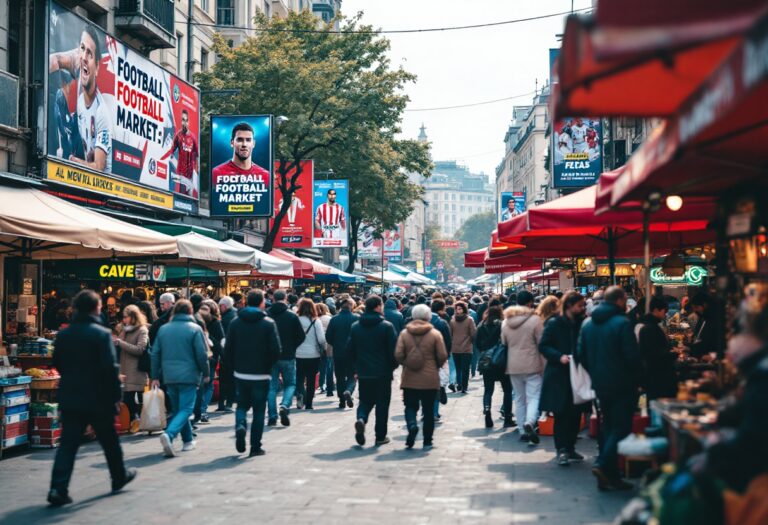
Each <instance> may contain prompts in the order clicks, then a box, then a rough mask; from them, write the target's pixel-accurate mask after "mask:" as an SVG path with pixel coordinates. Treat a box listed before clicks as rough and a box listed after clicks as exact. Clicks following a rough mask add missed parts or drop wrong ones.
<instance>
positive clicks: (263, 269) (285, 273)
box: [224, 239, 293, 278]
mask: <svg viewBox="0 0 768 525" xmlns="http://www.w3.org/2000/svg"><path fill="white" fill-rule="evenodd" d="M224 243H225V244H229V245H230V246H234V247H236V248H240V249H242V250H252V251H253V252H254V254H255V256H256V267H255V268H254V269H253V270H252V271H251V272H250V274H251V276H252V277H262V278H270V277H276V278H279V277H288V278H291V277H293V263H291V262H290V261H286V260H284V259H280V258H278V257H275V256H273V255H269V254H268V253H264V252H262V251H261V250H257V249H256V248H254V247H253V246H248V245H247V244H243V243H241V242H238V241H236V240H234V239H229V240H226V241H224Z"/></svg>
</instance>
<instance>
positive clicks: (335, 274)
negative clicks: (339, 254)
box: [312, 262, 365, 284]
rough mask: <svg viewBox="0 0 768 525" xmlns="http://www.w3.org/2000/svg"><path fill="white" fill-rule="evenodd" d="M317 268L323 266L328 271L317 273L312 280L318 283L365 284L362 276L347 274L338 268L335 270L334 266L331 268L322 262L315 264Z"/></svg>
mask: <svg viewBox="0 0 768 525" xmlns="http://www.w3.org/2000/svg"><path fill="white" fill-rule="evenodd" d="M314 264H315V265H316V266H322V267H324V269H325V270H326V273H321V272H315V276H314V277H313V278H312V280H313V281H318V282H321V283H323V282H324V283H345V284H364V283H365V277H362V276H360V275H355V274H352V273H347V272H345V271H342V270H339V269H338V268H334V267H333V266H329V265H327V264H323V263H320V262H315V263H314Z"/></svg>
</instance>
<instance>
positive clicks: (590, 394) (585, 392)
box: [568, 356, 596, 405]
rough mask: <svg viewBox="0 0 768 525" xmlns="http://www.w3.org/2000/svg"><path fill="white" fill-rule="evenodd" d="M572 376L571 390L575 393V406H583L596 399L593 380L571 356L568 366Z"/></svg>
mask: <svg viewBox="0 0 768 525" xmlns="http://www.w3.org/2000/svg"><path fill="white" fill-rule="evenodd" d="M568 367H569V373H570V376H571V390H572V391H573V404H574V405H581V404H584V403H589V402H590V401H592V400H594V399H595V397H596V396H595V391H594V390H592V378H591V377H589V372H587V371H586V370H585V369H584V367H583V366H581V365H580V364H578V363H577V362H576V361H575V360H574V359H573V356H571V359H570V362H569V364H568Z"/></svg>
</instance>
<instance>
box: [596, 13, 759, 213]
mask: <svg viewBox="0 0 768 525" xmlns="http://www.w3.org/2000/svg"><path fill="white" fill-rule="evenodd" d="M767 45H768V15H766V16H764V17H763V18H762V19H761V20H760V21H758V22H757V23H756V24H755V26H754V28H753V29H752V30H751V31H750V32H749V33H748V34H747V35H746V36H745V37H744V39H743V41H742V42H741V44H740V45H739V46H738V47H737V48H736V49H735V50H734V51H733V53H732V54H731V55H730V56H729V57H728V58H727V59H725V60H724V61H723V62H722V63H721V64H720V65H719V67H718V68H717V70H715V71H714V72H713V73H712V74H711V75H710V77H709V78H707V79H706V81H705V82H703V83H702V84H701V85H700V86H699V88H698V89H697V90H696V91H695V92H694V93H693V94H692V95H691V96H690V97H689V98H688V99H687V100H686V101H685V102H684V103H683V104H682V106H681V107H680V110H679V111H678V113H677V114H676V115H675V116H674V117H673V118H671V119H669V120H667V121H666V122H665V123H664V124H663V125H662V126H660V127H659V128H657V129H656V130H655V132H654V133H653V135H652V136H651V137H650V138H649V139H648V140H647V141H646V142H645V143H644V144H643V146H642V147H641V148H640V149H638V150H637V151H636V152H635V154H634V155H633V156H632V157H631V158H630V160H629V162H628V163H627V165H626V168H625V170H624V173H623V174H622V175H621V176H620V177H619V178H618V179H617V180H616V181H615V183H614V185H613V188H612V190H611V204H612V205H614V206H616V205H618V204H621V203H624V202H627V201H629V200H634V199H644V198H646V197H648V196H649V195H650V194H652V193H655V192H660V193H664V194H667V195H675V194H677V195H686V196H689V195H710V196H715V195H718V194H719V193H720V192H721V191H723V190H724V189H727V188H730V187H732V186H734V185H735V184H736V183H737V182H739V181H748V180H749V181H752V182H753V183H758V184H761V185H765V184H766V182H768V180H766V177H765V166H766V164H767V163H768V147H766V144H768V103H767V102H766V101H768V67H765V60H764V57H762V55H760V53H762V54H764V53H765V52H764V51H763V50H764V49H765V48H766V46H767ZM763 191H764V190H763ZM688 201H689V199H686V200H685V202H686V203H687V202H688Z"/></svg>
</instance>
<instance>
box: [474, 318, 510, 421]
mask: <svg viewBox="0 0 768 525" xmlns="http://www.w3.org/2000/svg"><path fill="white" fill-rule="evenodd" d="M503 318H504V313H503V312H502V310H501V305H500V304H495V305H493V306H491V307H489V308H486V310H485V314H484V318H483V320H482V321H481V323H480V326H479V327H478V329H477V336H476V338H475V343H476V344H477V350H478V352H479V353H480V354H482V353H484V352H486V351H488V350H490V349H491V348H493V347H494V346H496V345H497V344H498V343H499V341H501V323H502V320H503ZM482 375H483V387H484V390H483V414H485V428H492V427H493V416H492V415H491V401H492V400H493V391H494V389H495V387H496V381H498V382H499V383H501V389H502V391H503V392H504V398H503V399H504V400H503V402H502V412H503V413H504V427H505V428H510V427H513V426H515V421H514V419H513V418H512V383H511V382H510V380H509V376H508V375H507V374H506V373H505V371H504V370H500V371H493V370H488V371H486V372H482Z"/></svg>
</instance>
